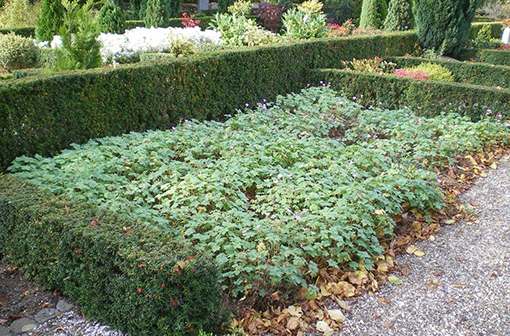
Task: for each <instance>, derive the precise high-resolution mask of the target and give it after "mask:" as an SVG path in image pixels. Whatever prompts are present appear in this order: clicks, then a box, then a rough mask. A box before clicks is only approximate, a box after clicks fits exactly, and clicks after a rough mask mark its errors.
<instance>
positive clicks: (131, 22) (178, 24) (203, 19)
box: [125, 16, 255, 30]
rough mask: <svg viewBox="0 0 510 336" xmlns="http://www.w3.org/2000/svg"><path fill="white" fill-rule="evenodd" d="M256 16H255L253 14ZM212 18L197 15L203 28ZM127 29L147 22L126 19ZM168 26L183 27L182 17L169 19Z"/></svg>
mask: <svg viewBox="0 0 510 336" xmlns="http://www.w3.org/2000/svg"><path fill="white" fill-rule="evenodd" d="M253 18H255V16H253ZM212 19H214V16H197V17H195V20H200V23H199V24H198V26H199V27H200V29H202V30H206V29H207V28H209V23H211V21H212ZM125 27H126V29H133V28H135V27H145V23H144V22H143V20H129V21H126V24H125ZM168 27H177V28H182V19H181V18H171V19H170V20H168Z"/></svg>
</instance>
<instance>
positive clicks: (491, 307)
mask: <svg viewBox="0 0 510 336" xmlns="http://www.w3.org/2000/svg"><path fill="white" fill-rule="evenodd" d="M461 201H462V202H465V203H470V202H476V203H478V206H477V207H476V213H477V215H478V218H479V222H477V223H466V222H461V223H457V224H455V225H452V226H443V227H442V228H441V231H440V232H439V233H438V234H436V235H435V238H436V240H435V241H430V240H428V241H423V242H419V243H417V244H416V246H417V247H418V248H419V249H420V250H422V251H423V252H425V256H423V257H416V256H414V255H409V254H406V255H401V256H398V257H397V258H396V261H397V263H398V265H399V266H400V267H401V268H402V269H408V270H409V272H410V273H409V275H408V276H407V277H404V276H402V275H401V274H400V273H396V274H395V275H397V276H398V277H399V278H401V279H402V280H403V281H404V282H403V284H402V285H400V286H397V285H393V284H391V283H387V284H385V285H383V286H381V288H380V290H379V292H377V293H376V294H375V295H374V296H369V295H368V294H366V295H364V296H361V297H359V298H355V299H353V300H350V301H349V303H350V305H351V307H352V311H351V312H350V313H349V314H346V316H347V320H346V321H345V323H344V325H343V328H342V330H341V331H340V332H337V333H336V335H420V336H429V335H430V336H432V335H434V336H436V335H437V336H439V335H441V336H442V335H445V336H446V335H448V336H450V335H451V336H454V335H455V336H457V335H459V336H460V335H462V336H468V335H469V336H473V335H480V336H481V335H491V336H508V335H510V160H509V157H505V158H503V159H502V160H501V165H500V166H499V167H498V169H497V170H494V171H490V172H488V176H487V178H485V179H480V180H478V182H477V184H476V185H475V186H473V187H472V188H471V189H470V190H468V191H467V192H466V193H464V194H463V195H462V197H461ZM377 298H384V299H385V300H386V301H389V303H388V304H382V303H380V302H379V301H378V300H377ZM381 301H384V300H382V299H381Z"/></svg>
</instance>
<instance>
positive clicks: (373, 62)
mask: <svg viewBox="0 0 510 336" xmlns="http://www.w3.org/2000/svg"><path fill="white" fill-rule="evenodd" d="M342 65H343V66H344V67H345V68H347V69H351V70H354V71H359V72H370V73H393V71H394V70H395V68H396V66H397V65H396V64H395V63H392V62H387V61H385V60H384V59H383V58H381V57H374V58H371V59H360V60H357V59H353V60H352V61H342Z"/></svg>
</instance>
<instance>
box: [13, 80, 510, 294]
mask: <svg viewBox="0 0 510 336" xmlns="http://www.w3.org/2000/svg"><path fill="white" fill-rule="evenodd" d="M508 135H509V131H508V130H507V129H506V127H504V126H503V125H501V124H497V123H494V122H490V121H482V122H481V123H478V124H474V123H472V122H469V121H468V120H466V119H465V118H461V117H459V116H455V115H449V116H443V117H439V118H430V119H429V118H423V117H417V116H415V115H413V114H412V113H411V112H409V111H408V110H392V111H389V110H380V109H368V110H364V109H362V108H361V106H360V105H358V104H356V103H353V102H352V101H351V100H350V99H347V98H344V97H339V96H338V95H337V94H336V93H335V92H334V91H333V90H331V89H329V88H327V87H318V88H310V89H307V90H304V91H302V92H301V93H299V94H291V95H288V96H286V97H279V98H278V99H277V100H276V102H274V103H269V102H263V103H261V104H259V105H258V106H257V107H256V108H255V109H248V110H246V111H245V113H239V114H237V115H235V116H234V117H231V118H230V119H228V120H227V121H226V122H225V123H219V122H214V121H208V122H197V121H185V122H184V123H183V124H182V125H180V126H179V127H176V128H175V129H173V130H168V131H150V132H146V133H130V134H127V135H123V136H121V137H109V138H102V139H96V140H94V141H90V142H89V143H87V144H85V145H75V146H74V150H68V151H64V152H63V153H62V154H60V155H58V156H56V157H54V158H52V159H50V158H43V157H36V158H26V157H24V158H19V159H17V160H16V161H15V163H14V164H13V166H12V167H11V168H10V170H11V172H13V173H15V174H16V175H17V176H18V177H20V178H24V179H29V180H30V181H31V182H32V183H35V184H36V185H38V186H39V187H40V188H43V189H46V190H49V191H50V192H51V193H52V194H54V195H65V197H69V198H71V199H72V200H73V201H74V202H78V203H84V204H93V205H94V206H98V207H101V208H107V209H109V211H113V212H115V213H125V214H129V216H130V217H131V218H136V219H137V220H139V221H140V222H141V223H146V224H145V225H148V226H149V227H151V228H157V229H158V230H160V231H161V232H165V234H168V235H173V236H174V237H176V239H179V240H180V241H181V242H182V243H183V244H189V245H192V246H194V248H196V249H197V250H198V251H200V252H201V253H203V254H205V255H206V256H209V257H210V258H212V259H213V260H214V261H215V262H216V264H217V265H218V267H219V268H220V270H221V273H222V274H221V278H220V280H221V283H222V285H223V288H224V289H225V290H228V291H229V293H230V294H231V295H232V296H234V297H235V296H237V295H245V294H256V293H259V294H263V293H264V291H265V292H270V290H276V289H279V288H292V287H295V286H307V285H309V284H312V283H313V282H314V279H315V277H316V276H317V274H318V272H319V269H321V268H327V267H340V266H350V267H352V268H354V269H357V268H359V267H364V268H368V269H369V268H371V267H373V265H374V258H375V257H377V256H379V255H380V254H381V253H382V251H383V248H382V242H384V241H385V239H388V238H389V237H391V235H392V234H393V229H394V227H395V222H394V220H393V218H394V217H395V216H396V215H398V214H400V213H401V212H402V211H405V212H409V211H416V212H420V213H422V214H427V213H429V212H430V211H434V210H438V209H440V208H441V207H442V206H443V201H442V195H441V191H440V189H439V186H438V184H437V182H436V179H437V175H436V174H435V172H434V169H439V168H441V167H444V165H447V164H453V163H454V162H455V160H456V158H457V156H458V155H459V154H461V153H466V152H469V151H479V150H483V148H485V146H490V145H491V143H498V142H500V143H503V142H506V141H508Z"/></svg>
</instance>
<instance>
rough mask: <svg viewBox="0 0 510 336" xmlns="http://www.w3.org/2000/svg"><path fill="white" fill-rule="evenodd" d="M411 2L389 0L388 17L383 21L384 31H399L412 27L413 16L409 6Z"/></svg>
mask: <svg viewBox="0 0 510 336" xmlns="http://www.w3.org/2000/svg"><path fill="white" fill-rule="evenodd" d="M411 2H412V0H391V1H390V4H389V6H388V16H387V17H386V20H385V21H384V30H387V31H401V30H409V29H412V28H413V27H414V16H413V10H412V6H411Z"/></svg>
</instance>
